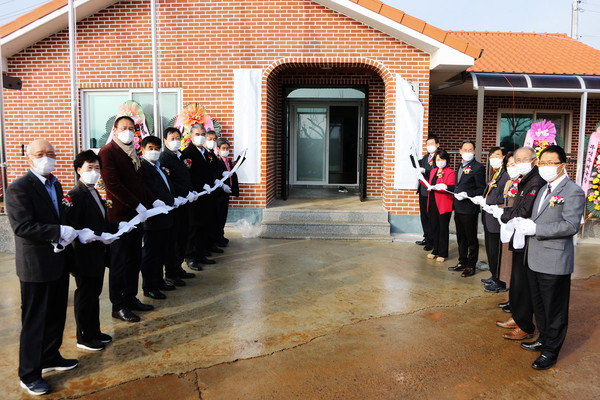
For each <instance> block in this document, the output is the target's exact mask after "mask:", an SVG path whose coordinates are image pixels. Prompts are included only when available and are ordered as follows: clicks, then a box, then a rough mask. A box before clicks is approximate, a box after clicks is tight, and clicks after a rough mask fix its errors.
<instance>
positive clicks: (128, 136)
mask: <svg viewBox="0 0 600 400" xmlns="http://www.w3.org/2000/svg"><path fill="white" fill-rule="evenodd" d="M117 137H118V138H119V140H120V141H121V142H123V143H124V144H129V143H131V142H132V141H133V132H132V131H130V130H127V131H121V132H119V133H117Z"/></svg>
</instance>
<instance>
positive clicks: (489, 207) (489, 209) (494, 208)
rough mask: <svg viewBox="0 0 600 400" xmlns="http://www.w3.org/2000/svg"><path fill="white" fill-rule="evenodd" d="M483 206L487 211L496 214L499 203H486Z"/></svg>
mask: <svg viewBox="0 0 600 400" xmlns="http://www.w3.org/2000/svg"><path fill="white" fill-rule="evenodd" d="M481 208H482V209H483V211H485V212H486V213H488V214H492V215H494V210H496V209H497V208H498V206H497V205H489V204H484V205H483V206H481Z"/></svg>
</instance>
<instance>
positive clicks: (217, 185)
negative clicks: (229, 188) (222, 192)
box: [214, 179, 223, 189]
mask: <svg viewBox="0 0 600 400" xmlns="http://www.w3.org/2000/svg"><path fill="white" fill-rule="evenodd" d="M221 186H223V181H221V180H219V179H215V186H214V187H215V189H216V188H220V187H221Z"/></svg>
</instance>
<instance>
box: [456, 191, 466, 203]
mask: <svg viewBox="0 0 600 400" xmlns="http://www.w3.org/2000/svg"><path fill="white" fill-rule="evenodd" d="M454 197H456V200H458V201H462V200H464V199H466V198H467V197H469V196H467V192H460V193H456V194H455V195H454Z"/></svg>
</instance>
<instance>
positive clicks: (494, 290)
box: [483, 282, 508, 293]
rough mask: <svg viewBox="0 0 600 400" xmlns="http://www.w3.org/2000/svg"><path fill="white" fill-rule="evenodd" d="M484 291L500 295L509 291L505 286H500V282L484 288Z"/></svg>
mask: <svg viewBox="0 0 600 400" xmlns="http://www.w3.org/2000/svg"><path fill="white" fill-rule="evenodd" d="M483 290H485V291H486V292H490V293H500V292H506V291H507V290H508V289H507V288H505V287H504V286H501V285H499V284H498V282H492V283H490V284H489V285H487V286H484V287H483Z"/></svg>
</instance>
